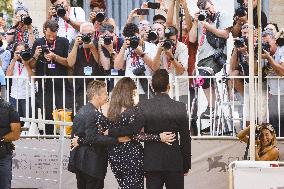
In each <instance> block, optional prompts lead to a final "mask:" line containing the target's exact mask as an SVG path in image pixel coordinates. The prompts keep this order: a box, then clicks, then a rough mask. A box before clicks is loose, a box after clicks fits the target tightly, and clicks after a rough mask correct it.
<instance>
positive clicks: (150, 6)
mask: <svg viewBox="0 0 284 189" xmlns="http://www.w3.org/2000/svg"><path fill="white" fill-rule="evenodd" d="M147 5H148V8H149V9H159V8H160V7H161V5H160V3H152V2H148V3H147Z"/></svg>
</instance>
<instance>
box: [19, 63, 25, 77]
mask: <svg viewBox="0 0 284 189" xmlns="http://www.w3.org/2000/svg"><path fill="white" fill-rule="evenodd" d="M24 67H25V65H24V64H23V66H22V67H21V65H20V63H18V73H19V76H21V74H22V72H23V69H24Z"/></svg>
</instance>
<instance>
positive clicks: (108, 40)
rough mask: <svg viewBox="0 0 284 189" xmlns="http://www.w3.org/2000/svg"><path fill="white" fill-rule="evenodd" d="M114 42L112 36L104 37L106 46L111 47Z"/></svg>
mask: <svg viewBox="0 0 284 189" xmlns="http://www.w3.org/2000/svg"><path fill="white" fill-rule="evenodd" d="M112 42H113V37H112V36H108V35H106V36H104V44H105V45H110V44H111V43H112Z"/></svg>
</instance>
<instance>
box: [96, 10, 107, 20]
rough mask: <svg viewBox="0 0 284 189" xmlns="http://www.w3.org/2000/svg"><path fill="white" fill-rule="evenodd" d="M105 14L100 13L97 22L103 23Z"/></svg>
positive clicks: (97, 15)
mask: <svg viewBox="0 0 284 189" xmlns="http://www.w3.org/2000/svg"><path fill="white" fill-rule="evenodd" d="M105 17H106V16H105V13H104V12H98V13H97V14H96V21H98V22H103V21H104V20H105Z"/></svg>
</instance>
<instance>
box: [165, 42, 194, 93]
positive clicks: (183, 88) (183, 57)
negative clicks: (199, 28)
mask: <svg viewBox="0 0 284 189" xmlns="http://www.w3.org/2000/svg"><path fill="white" fill-rule="evenodd" d="M174 59H175V60H177V62H179V63H181V64H182V66H183V68H184V69H185V71H184V72H183V74H182V75H177V74H176V70H175V67H174V65H172V64H171V65H169V61H168V59H167V56H166V55H165V54H164V53H162V55H161V62H162V64H161V66H160V68H161V69H166V70H167V71H168V73H169V75H171V76H172V78H175V76H188V73H187V68H188V48H187V46H186V45H185V44H184V43H181V42H178V43H177V46H176V50H175V53H174ZM188 85H189V82H188V79H178V86H179V96H182V95H188ZM173 87H174V89H173V90H174V94H175V86H173ZM174 96H175V95H174Z"/></svg>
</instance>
